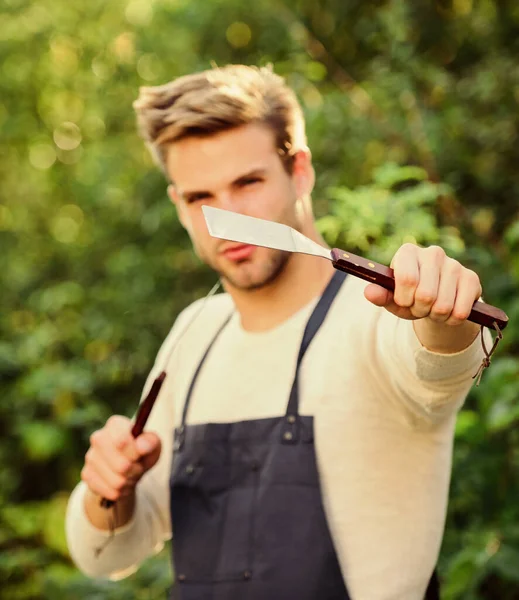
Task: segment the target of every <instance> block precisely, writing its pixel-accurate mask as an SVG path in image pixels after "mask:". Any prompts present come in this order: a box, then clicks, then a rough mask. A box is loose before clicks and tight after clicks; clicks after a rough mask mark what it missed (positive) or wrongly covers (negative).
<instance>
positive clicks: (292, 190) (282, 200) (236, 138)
mask: <svg viewBox="0 0 519 600" xmlns="http://www.w3.org/2000/svg"><path fill="white" fill-rule="evenodd" d="M302 154H303V157H302V158H301V157H300V156H298V157H296V161H295V166H294V173H293V175H290V174H288V173H287V171H286V170H285V168H284V166H283V163H282V162H281V159H280V157H279V154H278V152H277V150H276V147H275V144H274V135H273V133H272V132H271V131H270V129H268V128H266V127H265V126H262V125H256V124H250V125H245V126H242V127H239V128H236V129H232V130H230V131H225V132H222V133H218V134H215V135H213V136H210V137H206V138H194V137H193V138H187V139H184V140H181V141H180V142H176V143H174V144H172V146H171V147H170V149H168V153H167V169H168V173H169V175H170V177H171V180H172V181H174V182H175V185H174V186H171V187H170V190H169V191H170V195H171V198H172V200H173V201H174V202H175V205H176V207H177V209H178V212H179V217H180V220H181V222H182V224H183V226H184V227H185V228H186V229H187V231H188V233H189V235H190V237H191V240H192V242H193V246H194V249H195V251H196V253H197V254H198V256H199V257H200V258H201V260H203V261H204V262H205V263H206V264H207V265H209V266H210V267H211V268H212V269H214V270H215V271H217V272H218V273H219V274H220V275H221V276H222V277H223V278H224V279H225V280H226V281H227V283H228V284H230V285H231V286H233V287H235V288H237V289H256V288H259V287H262V286H264V285H267V284H268V283H270V282H271V281H273V280H274V279H275V278H276V277H277V276H278V275H279V274H280V273H281V272H282V271H283V269H284V267H285V265H286V264H287V262H288V261H289V259H290V254H289V253H286V252H281V251H279V250H271V249H269V248H261V247H257V246H247V245H243V244H239V243H236V242H228V241H226V240H220V239H217V238H213V237H211V236H210V235H209V232H208V230H207V226H206V224H205V220H204V216H203V212H202V206H204V205H206V204H207V205H209V206H214V207H216V208H222V209H224V210H231V211H234V212H238V213H241V214H244V215H249V216H252V217H259V218H261V219H267V220H270V221H276V222H278V223H284V224H286V225H289V226H291V227H294V228H295V229H298V230H300V229H301V224H302V212H301V206H300V202H299V201H298V198H300V197H301V196H302V195H304V194H308V193H309V192H310V190H309V189H306V188H307V187H308V182H309V181H310V179H309V178H308V173H307V170H308V169H310V170H311V167H310V166H309V158H308V156H307V155H305V154H304V153H302Z"/></svg>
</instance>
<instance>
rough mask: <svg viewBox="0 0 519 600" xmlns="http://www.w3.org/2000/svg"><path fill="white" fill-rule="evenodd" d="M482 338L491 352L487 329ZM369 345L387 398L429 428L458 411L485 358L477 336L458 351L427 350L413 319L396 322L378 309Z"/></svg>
mask: <svg viewBox="0 0 519 600" xmlns="http://www.w3.org/2000/svg"><path fill="white" fill-rule="evenodd" d="M483 335H484V340H485V344H486V347H487V348H490V346H491V344H492V339H491V335H490V332H489V330H488V329H486V328H485V329H484V332H483ZM374 345H375V354H376V357H377V363H378V365H379V367H380V368H381V369H382V370H383V372H385V374H386V376H387V381H388V383H389V388H388V390H391V391H392V394H391V396H392V397H393V398H394V399H395V398H396V399H397V401H400V402H401V403H402V404H403V406H404V407H405V409H406V410H407V412H408V415H409V416H410V417H411V418H413V419H417V420H419V421H425V422H429V423H432V424H434V423H438V422H439V421H443V420H444V419H446V418H447V417H449V416H451V415H453V414H454V413H455V412H456V411H458V410H459V409H460V408H461V406H462V405H463V402H464V401H465V398H466V396H467V394H468V392H469V390H470V388H471V386H472V384H473V383H474V375H475V374H476V373H477V371H478V369H479V367H480V365H481V362H482V360H483V358H484V356H485V354H484V351H483V346H482V341H481V335H478V336H477V337H476V339H475V340H474V341H473V342H472V344H470V346H468V347H467V348H465V349H464V350H462V351H460V352H456V353H452V354H443V353H439V352H432V351H431V350H428V349H427V348H425V347H424V346H422V344H421V343H420V340H419V339H418V337H417V335H416V333H415V330H414V327H413V322H412V321H407V320H404V319H398V318H397V317H395V316H394V315H392V314H391V313H389V312H388V311H385V310H383V309H382V310H381V311H380V314H379V316H378V322H377V327H376V332H375V335H374Z"/></svg>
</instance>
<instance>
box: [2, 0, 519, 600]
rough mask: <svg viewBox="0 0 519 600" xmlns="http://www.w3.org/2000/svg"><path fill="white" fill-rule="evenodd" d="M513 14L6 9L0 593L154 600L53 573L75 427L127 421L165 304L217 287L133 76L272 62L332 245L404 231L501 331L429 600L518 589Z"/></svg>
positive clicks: (142, 4)
mask: <svg viewBox="0 0 519 600" xmlns="http://www.w3.org/2000/svg"><path fill="white" fill-rule="evenodd" d="M518 56H519V4H517V2H516V1H515V0H499V1H498V0H436V2H429V1H427V2H426V1H425V0H414V1H413V2H411V0H393V1H382V0H378V1H377V0H363V1H361V0H350V1H349V2H347V3H345V2H341V1H340V0H322V1H321V2H319V3H315V2H312V1H310V0H293V1H292V2H288V1H287V0H286V1H284V2H283V1H282V0H257V1H256V2H254V3H244V2H242V1H240V0H208V1H206V2H202V1H200V0H198V1H196V0H193V1H191V2H188V1H187V0H154V1H152V0H129V1H122V0H116V1H114V2H110V3H106V2H100V1H99V0H93V1H92V2H89V3H83V4H78V3H71V2H65V1H64V0H61V1H56V0H53V1H52V2H51V1H50V0H41V1H40V2H37V3H34V2H29V1H28V0H3V9H2V12H1V13H0V73H1V77H0V139H1V145H0V180H1V182H2V185H1V187H0V290H1V293H0V377H1V394H2V400H1V402H0V432H1V437H0V590H1V591H0V596H1V597H2V598H6V599H9V600H14V599H20V600H22V599H23V600H36V599H41V598H48V599H53V600H54V599H58V598H67V599H68V598H89V599H101V598H103V599H104V598H107V599H110V600H116V599H118V598H124V599H128V598H135V599H152V598H159V597H164V590H165V589H166V588H167V587H168V585H169V584H170V578H171V573H170V567H169V564H168V558H167V555H166V553H165V552H163V553H162V554H161V555H160V556H159V557H157V558H154V559H151V560H149V561H148V562H147V563H146V564H145V565H144V566H143V567H142V569H140V570H139V571H138V572H137V573H136V574H135V575H132V576H131V577H129V578H128V579H126V580H124V581H120V582H117V583H114V582H94V581H90V580H88V579H86V578H84V577H83V576H81V575H80V574H79V573H78V572H77V570H75V569H74V567H73V566H72V564H71V562H70V559H69V557H68V554H67V548H66V544H65V539H64V534H63V517H64V510H65V505H66V501H67V495H68V493H69V492H70V490H71V489H72V487H73V486H74V485H75V483H76V482H77V481H78V479H79V471H80V468H81V464H82V458H83V455H84V452H85V450H86V448H87V444H88V436H89V434H90V433H91V431H92V430H93V429H95V428H97V427H99V426H100V425H102V424H103V423H104V421H105V420H106V418H107V417H108V416H109V415H110V414H112V413H114V412H115V413H122V414H127V415H130V414H132V413H133V411H134V408H135V406H136V404H137V401H138V398H139V395H140V391H141V387H142V385H143V382H144V379H145V377H146V374H147V372H148V370H149V368H150V367H151V365H152V362H153V359H154V356H155V353H156V351H157V349H158V347H159V345H160V343H161V341H162V340H163V338H164V337H165V335H166V333H167V331H168V330H169V328H170V326H171V324H172V322H173V320H174V318H175V315H176V314H177V313H178V312H179V311H180V310H181V309H182V308H183V307H184V306H185V305H186V304H187V303H189V302H191V301H192V300H193V299H195V298H197V297H199V296H201V295H203V294H204V293H205V292H206V291H207V290H208V289H209V287H210V285H211V284H212V283H213V280H214V275H212V274H211V273H210V272H209V271H208V270H207V269H206V268H204V267H203V266H202V265H201V264H199V262H198V261H197V259H196V258H195V257H194V255H193V253H192V252H191V250H190V244H189V240H188V238H187V236H186V235H185V233H184V232H183V230H182V229H181V227H180V225H179V223H178V221H177V219H176V216H175V214H174V211H173V209H172V207H171V205H170V204H169V202H168V201H167V198H166V193H165V182H164V181H163V179H162V176H161V174H160V173H159V172H158V170H157V169H156V168H154V166H153V165H152V163H151V160H150V158H149V156H148V155H147V153H146V151H145V149H144V146H143V144H142V142H141V140H140V139H139V138H138V136H137V134H136V132H135V125H134V116H133V113H132V107H131V104H132V101H133V100H134V98H135V97H136V94H137V89H138V86H140V85H153V84H159V83H163V82H165V81H167V80H169V79H172V78H174V77H177V76H179V75H182V74H185V73H187V72H191V71H194V70H200V69H204V68H207V67H209V66H210V64H211V61H214V62H216V63H217V64H226V63H228V62H244V63H250V64H266V63H269V62H271V63H273V65H274V68H275V70H276V72H278V73H280V74H282V75H284V76H286V78H287V80H288V82H289V84H290V85H292V86H293V87H294V89H295V90H296V92H297V93H298V95H299V97H300V99H301V101H302V104H303V107H304V110H305V114H306V116H307V121H308V135H309V142H310V146H311V148H312V151H313V156H314V162H315V166H316V170H317V188H316V192H315V209H316V213H317V215H318V216H319V217H320V218H321V219H320V221H319V223H320V227H321V228H322V230H323V232H324V233H325V235H326V237H327V238H328V240H329V241H330V243H334V244H336V245H341V246H343V247H345V248H349V249H351V250H352V251H355V250H357V251H358V252H359V253H362V254H364V255H366V256H369V257H372V258H378V259H380V260H383V261H385V262H389V260H390V258H391V255H392V253H393V252H394V251H395V249H396V248H397V247H398V246H399V245H400V244H401V243H402V242H403V241H408V240H411V241H416V242H418V243H420V244H431V243H435V244H441V245H443V246H444V247H445V248H446V249H447V250H448V252H449V254H451V255H452V256H455V257H457V258H459V259H461V260H463V261H464V262H465V263H466V264H467V265H469V266H470V267H472V268H474V269H475V270H476V271H477V272H478V273H479V274H480V276H481V278H482V281H483V283H484V290H485V299H486V300H487V301H488V302H491V303H492V304H496V305H498V306H500V307H502V308H503V309H504V310H505V311H506V312H507V313H508V314H509V316H510V319H511V324H510V326H509V327H508V329H507V330H506V332H505V339H504V341H503V342H502V345H501V346H500V348H499V350H498V354H497V355H496V357H495V359H494V360H493V363H492V367H491V368H490V369H489V370H488V371H487V372H486V373H485V375H484V377H483V382H482V384H481V386H480V387H478V388H474V389H473V391H472V392H471V394H470V397H469V399H468V401H467V404H466V407H465V409H464V410H463V411H462V413H461V415H460V418H459V421H458V426H457V433H456V447H455V454H454V465H453V480H452V490H451V501H450V510H449V517H448V523H447V529H446V535H445V540H444V545H443V548H442V554H441V559H440V565H439V567H440V572H441V576H442V579H443V583H444V597H445V598H447V599H451V600H454V599H463V600H476V599H496V598H499V599H500V600H512V599H517V598H519V503H518V501H517V500H518V498H519V483H518V473H519V428H518V427H517V425H518V422H519V408H518V407H519V403H518V395H519V383H518V382H519V201H518V200H519V170H518V169H517V165H518V164H519V143H518V127H519V116H518V115H519V62H518V61H517V57H518Z"/></svg>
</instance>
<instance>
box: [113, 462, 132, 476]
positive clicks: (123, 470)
mask: <svg viewBox="0 0 519 600" xmlns="http://www.w3.org/2000/svg"><path fill="white" fill-rule="evenodd" d="M131 469H132V462H131V461H130V460H128V459H122V460H120V461H119V464H118V465H117V472H118V473H119V474H120V475H124V476H126V475H128V473H130V471H131Z"/></svg>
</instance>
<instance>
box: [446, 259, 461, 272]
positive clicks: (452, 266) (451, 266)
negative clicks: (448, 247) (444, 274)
mask: <svg viewBox="0 0 519 600" xmlns="http://www.w3.org/2000/svg"><path fill="white" fill-rule="evenodd" d="M446 264H447V268H448V270H449V273H451V274H452V275H459V274H460V273H461V269H462V266H461V263H460V262H458V261H457V260H455V259H454V258H449V259H448V260H447V262H446Z"/></svg>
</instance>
